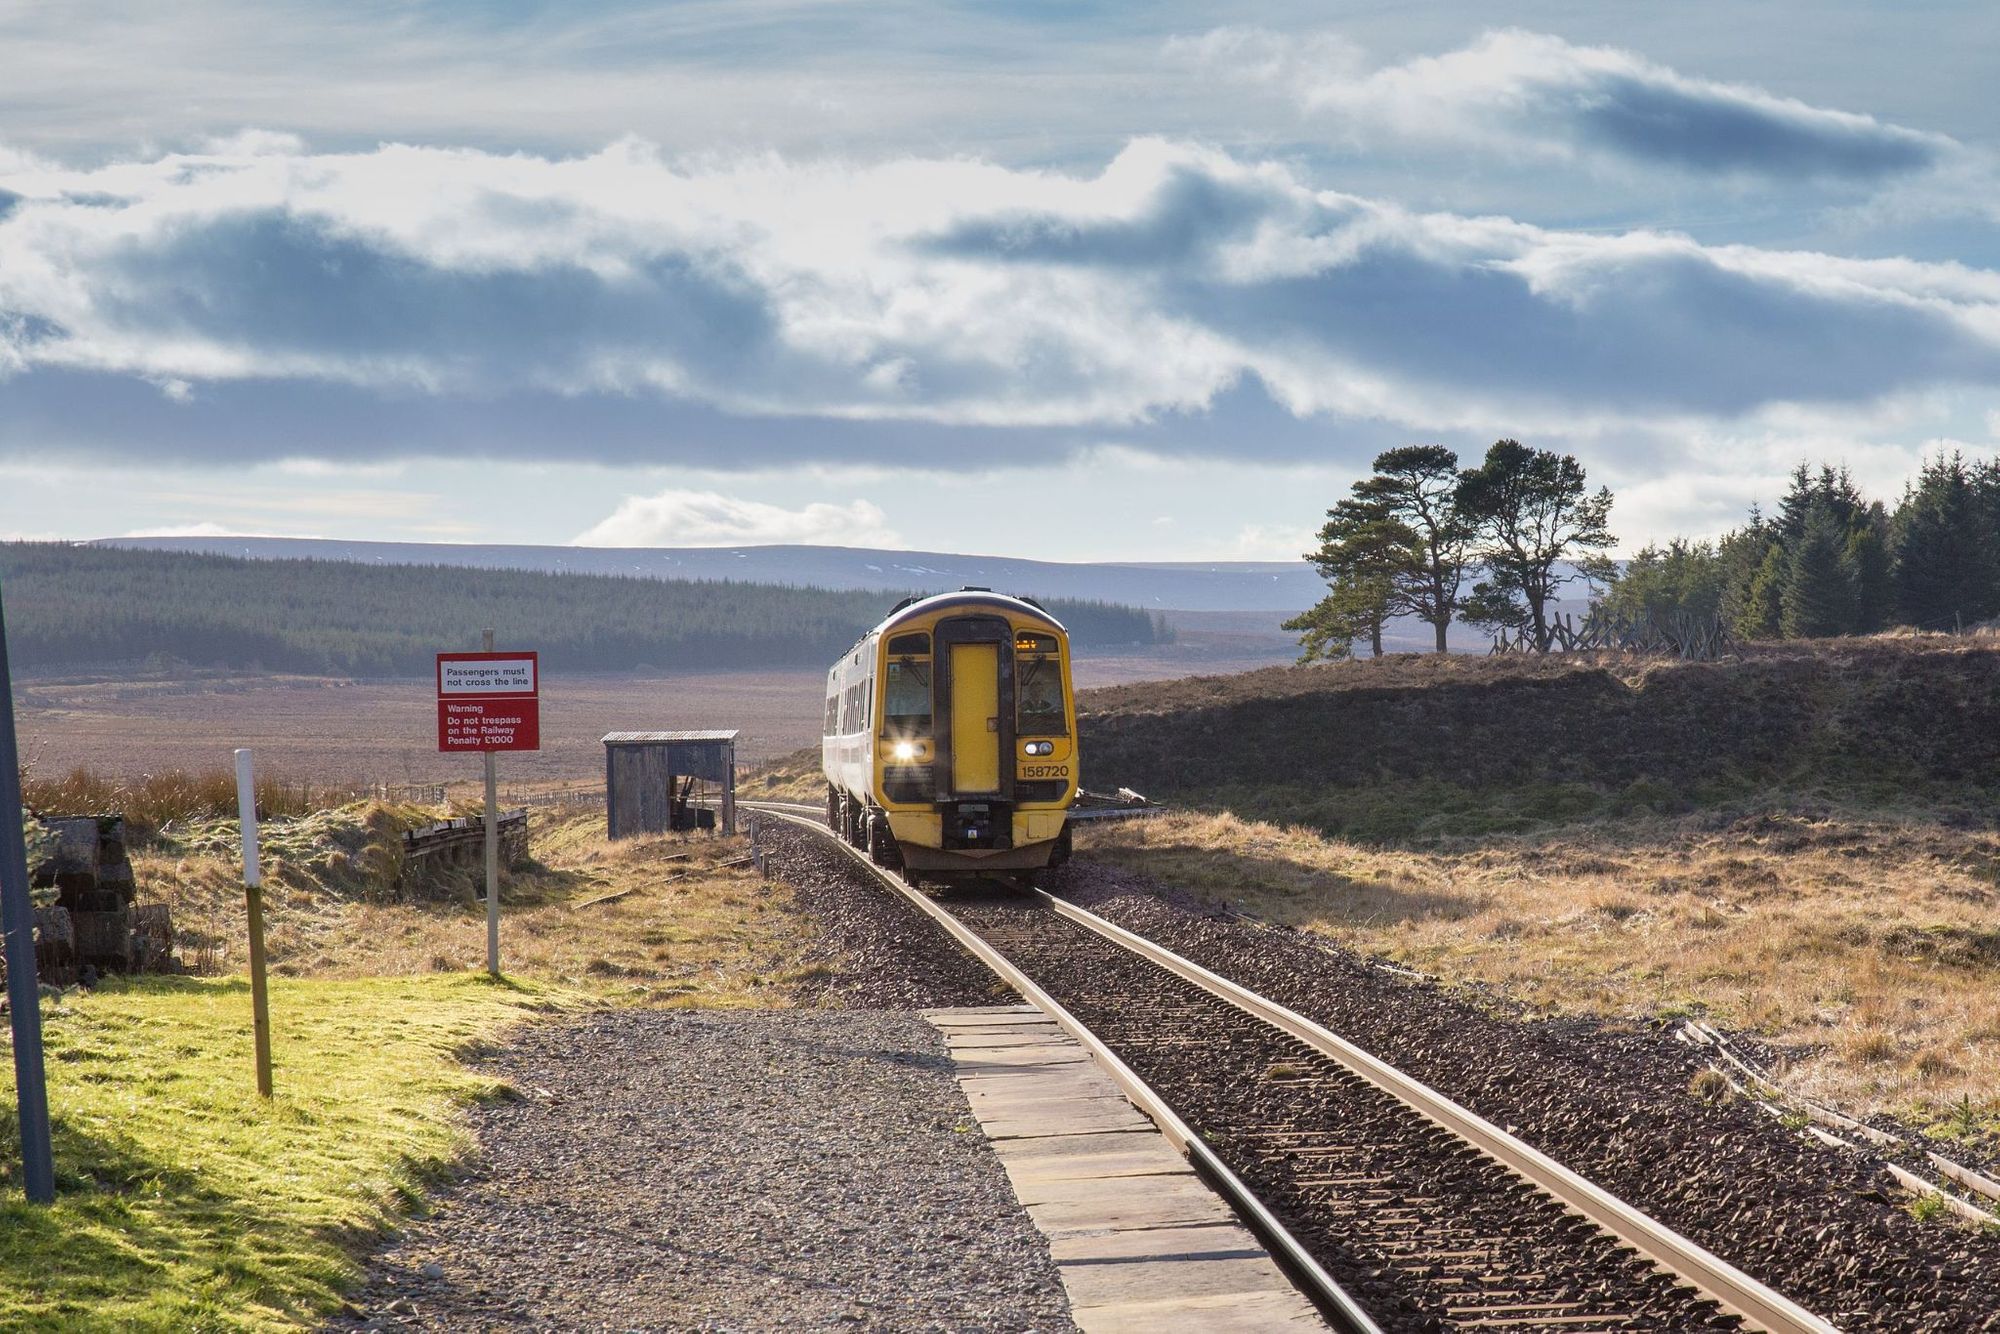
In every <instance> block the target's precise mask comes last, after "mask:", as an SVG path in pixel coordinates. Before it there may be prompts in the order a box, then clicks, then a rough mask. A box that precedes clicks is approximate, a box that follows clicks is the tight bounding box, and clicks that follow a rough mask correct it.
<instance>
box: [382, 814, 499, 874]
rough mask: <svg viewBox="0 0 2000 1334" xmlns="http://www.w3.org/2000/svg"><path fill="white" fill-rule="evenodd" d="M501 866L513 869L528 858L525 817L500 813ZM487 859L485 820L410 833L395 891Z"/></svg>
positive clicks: (471, 817)
mask: <svg viewBox="0 0 2000 1334" xmlns="http://www.w3.org/2000/svg"><path fill="white" fill-rule="evenodd" d="M499 825H500V864H501V865H502V866H509V865H512V864H513V863H514V862H517V861H519V860H521V858H523V857H525V856H527V855H528V813H527V812H526V811H502V812H501V813H500V819H499ZM485 855H486V817H485V816H483V815H468V816H466V817H464V818H463V819H459V820H440V821H438V822H437V823H436V824H430V825H425V826H424V827H423V828H421V829H412V830H410V831H409V832H408V833H406V834H404V835H403V869H402V873H401V874H400V875H399V876H398V877H397V880H396V888H397V889H398V890H399V891H407V890H409V889H412V888H415V887H417V886H419V885H421V884H422V883H423V882H424V881H426V880H428V879H429V878H430V877H431V875H432V874H433V873H434V872H436V871H439V870H442V869H444V868H445V867H448V866H462V867H470V866H476V865H478V863H479V862H480V860H481V859H482V858H484V857H485Z"/></svg>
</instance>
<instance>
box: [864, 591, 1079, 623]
mask: <svg viewBox="0 0 2000 1334" xmlns="http://www.w3.org/2000/svg"><path fill="white" fill-rule="evenodd" d="M995 603H1000V604H1003V605H1006V606H1009V607H1013V608H1015V609H1017V610H1019V611H1020V612H1021V613H1022V614H1024V615H1028V616H1033V617H1036V618H1037V619H1039V620H1044V621H1047V622H1048V623H1049V624H1050V625H1053V626H1054V627H1055V628H1056V629H1058V630H1062V629H1063V623H1062V622H1061V621H1059V620H1057V619H1056V618H1055V617H1053V616H1051V615H1049V612H1048V609H1047V608H1046V607H1044V606H1042V604H1041V603H1039V602H1037V601H1035V600H1034V599H1033V598H1028V597H1016V596H1015V595H1014V594H1012V593H996V592H994V591H993V590H992V589H990V588H961V589H959V590H958V591H957V592H956V593H932V594H930V595H929V596H927V597H909V598H904V599H903V600H902V601H901V602H898V603H897V604H896V605H895V606H894V607H892V608H890V609H889V614H888V615H887V616H884V617H883V618H882V622H881V624H880V625H877V626H876V627H875V629H876V630H877V631H883V630H888V629H889V628H890V627H891V626H895V625H900V624H902V623H903V622H905V621H910V620H914V619H916V618H917V617H919V616H928V615H930V614H932V613H933V612H939V611H944V610H947V609H948V608H951V607H990V606H992V605H993V604H995ZM871 633H873V632H872V631H871ZM1063 633H1065V634H1067V633H1069V632H1068V631H1067V630H1064V631H1063Z"/></svg>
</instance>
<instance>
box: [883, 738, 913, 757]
mask: <svg viewBox="0 0 2000 1334" xmlns="http://www.w3.org/2000/svg"><path fill="white" fill-rule="evenodd" d="M889 753H890V754H891V755H894V756H895V757H896V758H897V759H899V760H914V759H915V758H917V743H916V742H914V741H898V742H897V743H896V744H895V745H894V746H892V747H890V749H889Z"/></svg>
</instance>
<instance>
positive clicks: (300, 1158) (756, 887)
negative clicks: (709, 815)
mask: <svg viewBox="0 0 2000 1334" xmlns="http://www.w3.org/2000/svg"><path fill="white" fill-rule="evenodd" d="M204 786H213V784H208V783H207V782H206V780H201V781H194V782H191V783H190V789H191V790H194V789H200V788H202V787H204ZM218 790H219V789H218ZM294 790H295V789H294ZM44 792H45V793H46V789H44ZM122 795H123V796H124V797H126V798H128V799H129V804H130V805H131V806H132V807H133V808H134V809H139V808H143V807H145V806H146V803H147V800H148V793H147V792H145V791H134V792H127V793H124V794H122ZM152 795H153V796H156V797H157V796H158V795H159V793H158V790H157V789H155V790H154V791H153V793H152ZM168 804H169V805H170V804H171V803H168ZM211 804H212V803H211ZM156 809H157V808H156ZM435 814H436V813H435V812H429V811H423V810H419V809H416V808H411V807H389V806H382V805H379V804H355V805H350V806H347V807H344V808H341V809H339V810H335V811H317V812H313V813H310V814H308V815H305V816H303V817H294V818H291V819H280V820H274V821H272V822H271V823H270V824H269V825H267V827H266V852H267V862H266V904H267V912H268V916H269V922H270V931H269V942H270V952H271V959H272V971H273V973H274V974H276V977H275V979H274V982H273V989H272V1001H271V1008H272V1024H273V1030H274V1054H275V1061H274V1063H275V1067H276V1085H277V1090H278V1096H277V1098H276V1099H275V1100H274V1101H273V1102H272V1103H271V1104H269V1105H264V1104H262V1103H260V1101H259V1099H257V1097H256V1096H255V1093H254V1089H253V1087H252V1080H251V1072H250V1037H249V999H248V994H247V986H246V983H245V980H244V979H243V977H242V976H241V975H240V973H238V972H236V969H237V968H238V967H239V966H240V961H241V960H242V959H243V958H244V953H245V950H244V936H243V920H242V891H241V888H240V885H239V882H238V880H237V873H236V869H235V866H234V863H233V854H234V849H235V835H236V831H235V827H234V824H233V822H231V821H228V820H226V819H222V818H218V817H216V816H214V815H212V814H208V813H205V812H202V811H200V810H195V811H193V812H188V811H185V810H183V811H182V812H181V813H180V815H179V818H170V819H168V820H167V821H166V823H165V824H164V827H163V828H159V829H156V830H154V831H152V832H150V833H148V832H146V831H144V830H141V831H139V835H140V836H139V837H137V838H135V840H134V848H133V862H134V867H135V870H136V872H137V875H138V879H139V884H140V886H141V899H142V901H161V900H164V901H166V902H169V903H171V904H172V905H173V907H174V912H175V918H176V924H177V927H178V928H179V930H180V932H181V934H182V936H183V938H184V940H185V942H186V948H187V950H188V952H189V953H190V954H191V955H193V956H195V957H197V958H201V959H205V960H208V961H211V962H212V963H213V965H214V966H215V968H216V970H217V973H218V975H216V976H202V977H152V978H139V979H134V980H132V981H130V982H113V983H108V984H106V985H104V986H102V987H100V988H99V989H97V990H96V991H94V992H81V991H74V990H72V991H70V992H67V993H65V994H64V995H63V996H62V997H60V998H59V999H57V1000H55V1001H52V1002H51V1003H49V1004H48V1005H47V1006H46V1009H45V1022H46V1032H47V1042H48V1048H49V1058H50V1059H49V1078H50V1098H51V1104H52V1111H53V1114H54V1118H55V1123H56V1155H57V1170H58V1175H59V1179H60V1184H59V1195H58V1202H57V1204H56V1206H55V1208H54V1209H52V1210H46V1211H44V1210H36V1209H32V1208H30V1207H28V1206H26V1205H25V1204H20V1203H18V1202H17V1201H18V1196H17V1195H15V1194H14V1192H15V1191H17V1190H18V1189H19V1185H18V1181H17V1180H15V1179H14V1178H13V1177H12V1176H6V1175H4V1174H5V1173H14V1172H17V1171H18V1164H17V1162H15V1161H13V1159H14V1157H15V1155H16V1153H17V1147H16V1144H15V1142H14V1135H15V1133H16V1128H15V1126H14V1124H13V1119H12V1114H13V1089H12V1066H11V1063H9V1064H8V1065H7V1067H6V1070H5V1073H4V1074H0V1100H4V1110H0V1140H4V1141H5V1143H4V1144H0V1153H3V1154H4V1156H5V1157H6V1158H7V1159H8V1160H9V1161H8V1162H7V1163H6V1165H5V1166H4V1168H0V1199H5V1200H6V1203H5V1204H4V1205H0V1327H8V1328H13V1327H27V1328H64V1329H79V1328H82V1329H93V1328H94V1329H107V1330H109V1329H133V1328H146V1329H173V1330H200V1329H239V1328H270V1327H274V1326H287V1325H295V1324H300V1323H311V1322H312V1320H313V1319H314V1317H315V1316H317V1315H319V1314H323V1313H324V1312H326V1311H327V1310H329V1309H330V1308H332V1307H333V1306H334V1305H337V1303H338V1301H339V1299H340V1293H341V1291H342V1290H343V1288H344V1287H345V1286H346V1285H347V1284H348V1283H350V1282H351V1281H352V1280H353V1279H354V1278H355V1276H356V1275H357V1273H358V1268H357V1264H356V1261H355V1258H354V1257H355V1255H356V1253H357V1252H358V1251H359V1249H361V1248H362V1247H363V1246H365V1244H366V1243H367V1241H368V1240H369V1239H370V1238H372V1237H373V1236H375V1235H378V1234H379V1233H380V1232H381V1231H382V1230H383V1229H384V1228H387V1227H390V1226H393V1222H394V1218H395V1216H396V1214H397V1213H399V1212H403V1211H407V1210H409V1209H412V1208H416V1207H421V1205H420V1201H421V1193H422V1190H423V1188H424V1187H425V1185H426V1184H427V1183H429V1182H432V1181H434V1180H435V1179H437V1178H439V1177H440V1176H442V1175H444V1174H447V1173H449V1172H450V1171H451V1170H452V1168H453V1167H454V1166H455V1165H456V1164H457V1163H459V1162H460V1161H462V1159H463V1156H464V1155H465V1153H466V1152H467V1151H468V1150H469V1148H470V1147H471V1146H470V1144H469V1143H468V1141H467V1138H466V1136H465V1132H464V1128H463V1121H462V1116H461V1113H462V1109H463V1107H464V1106H465V1105H466V1104H467V1103H468V1102H469V1101H471V1100H474V1099H481V1098H492V1097H507V1096H513V1091H512V1090H509V1089H507V1088H506V1087H505V1086H504V1085H502V1084H500V1083H499V1082H497V1081H495V1080H494V1079H492V1078H490V1077H487V1076H485V1075H482V1074H479V1073H477V1072H476V1071H475V1070H474V1069H473V1068H471V1066H469V1065H468V1064H467V1062H468V1060H469V1059H470V1058H472V1057H475V1056H476V1055H477V1053H478V1052H479V1051H480V1050H481V1049H482V1048H484V1047H485V1046H486V1045H488V1044H491V1043H494V1042H496V1041H499V1040H502V1039H503V1038H504V1035H505V1033H506V1031H507V1029H508V1028H509V1027H511V1026H513V1025H515V1024H517V1023H520V1022H523V1021H525V1020H528V1019H530V1018H532V1017H533V1016H534V1015H535V1014H537V1013H540V1012H546V1011H549V1010H552V1009H569V1008H575V1007H582V1006H589V1005H595V1004H609V1003H641V1004H645V1003H653V1004H670V1005H722V1006H744V1005H762V1004H782V1003H783V998H784V997H785V995H786V994H787V989H786V987H785V986H784V983H786V982H787V981H789V980H791V979H792V978H794V977H796V976H797V955H798V952H799V950H800V949H801V948H802V946H803V943H804V941H803V939H802V935H803V929H802V927H801V925H800V922H799V920H798V919H797V918H796V917H795V916H793V915H792V914H790V913H789V912H788V909H787V904H788V900H787V898H786V896H785V892H784V889H783V887H782V886H778V885H767V884H765V883H764V882H762V881H761V880H759V879H757V878H756V877H755V875H754V874H753V873H752V872H751V871H750V868H748V867H741V868H725V867H722V866H720V865H719V863H720V862H723V861H726V860H729V859H731V858H732V857H734V856H738V855H741V853H742V850H743V849H742V845H741V841H740V840H738V841H733V842H732V841H728V840H719V839H699V840H691V839H684V838H666V839H640V840H630V841H626V842H621V843H619V844H616V845H613V844H610V843H609V842H608V841H607V840H605V838H604V837H603V833H602V829H603V819H602V816H601V815H590V814H581V815H574V816H567V817H549V818H547V819H541V818H538V820H537V827H536V829H535V834H534V845H533V861H532V863H531V864H530V865H528V866H525V867H523V868H520V869H519V870H518V871H517V872H516V873H515V874H514V875H513V876H512V877H511V878H510V880H509V882H508V889H507V893H506V896H505V898H504V900H503V903H504V905H505V908H506V916H505V920H504V922H503V926H502V950H503V959H504V962H505V966H506V969H507V972H508V975H509V976H508V980H507V981H506V982H503V983H493V982H490V981H488V980H487V979H486V978H485V975H484V973H483V971H481V967H482V965H483V960H484V948H485V922H484V914H483V911H482V910H480V909H476V908H475V907H474V906H473V905H472V904H471V903H470V902H469V897H470V896H469V878H468V877H469V875H470V874H471V873H470V872H466V873H461V876H460V877H459V879H458V880H457V882H456V883H447V884H444V885H440V886H437V887H435V890H434V892H435V893H436V894H437V897H435V898H430V899H420V900H414V901H403V902H398V901H396V900H395V899H394V898H393V897H392V894H391V886H393V884H394V880H395V873H396V870H397V862H398V860H399V851H398V850H399V847H400V841H399V837H398V836H399V835H400V833H401V831H402V829H404V828H406V827H408V826H409V825H411V824H413V823H418V822H421V821H423V820H427V819H429V818H433V816H434V815H435ZM622 889H630V890H631V891H632V892H631V893H629V894H627V895H625V896H624V897H623V898H619V899H616V900H613V901H610V902H605V903H601V904H598V905H595V906H582V905H584V904H585V902H586V901H587V900H589V899H592V898H596V897H599V896H601V895H605V894H609V893H612V892H614V891H616V890H622Z"/></svg>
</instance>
